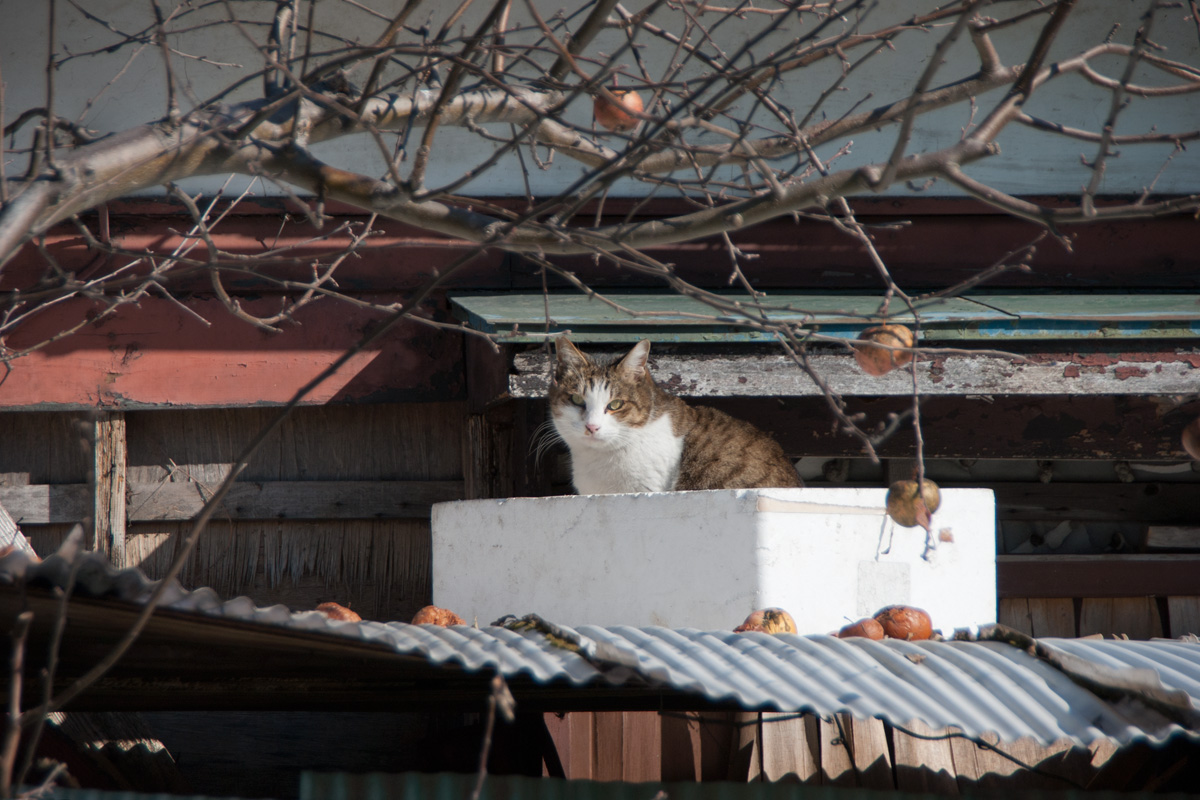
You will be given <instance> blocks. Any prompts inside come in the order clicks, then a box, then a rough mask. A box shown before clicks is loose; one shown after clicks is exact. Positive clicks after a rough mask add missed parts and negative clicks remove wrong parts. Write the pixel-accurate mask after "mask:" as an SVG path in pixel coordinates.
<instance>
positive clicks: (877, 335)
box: [854, 325, 916, 375]
mask: <svg viewBox="0 0 1200 800" xmlns="http://www.w3.org/2000/svg"><path fill="white" fill-rule="evenodd" d="M915 341H916V338H915V337H914V336H913V332H912V331H910V330H909V329H908V328H906V327H904V326H903V325H876V326H874V327H871V328H867V329H866V330H864V331H863V332H862V333H860V334H859V335H858V341H857V342H855V343H854V360H855V361H857V362H858V366H860V367H862V371H863V372H865V373H867V374H868V375H886V374H887V373H889V372H891V371H892V370H894V369H895V368H896V367H903V366H904V365H905V364H907V363H909V362H910V361H912V358H913V354H912V353H911V352H909V351H908V350H892V349H889V348H893V347H912V346H913V343H914V342H915ZM880 345H882V347H881V346H880Z"/></svg>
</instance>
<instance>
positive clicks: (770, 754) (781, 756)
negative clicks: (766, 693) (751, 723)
mask: <svg viewBox="0 0 1200 800" xmlns="http://www.w3.org/2000/svg"><path fill="white" fill-rule="evenodd" d="M817 722H818V720H817V718H816V717H814V716H812V715H811V714H804V715H801V714H794V713H782V712H775V711H764V712H763V713H762V727H761V728H760V734H759V735H760V743H759V747H760V752H761V754H762V779H763V780H767V781H771V782H775V781H787V782H789V783H797V782H798V783H812V784H818V783H820V781H821V744H820V742H821V731H820V728H819V726H818V724H817Z"/></svg>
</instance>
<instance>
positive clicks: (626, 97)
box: [592, 78, 645, 133]
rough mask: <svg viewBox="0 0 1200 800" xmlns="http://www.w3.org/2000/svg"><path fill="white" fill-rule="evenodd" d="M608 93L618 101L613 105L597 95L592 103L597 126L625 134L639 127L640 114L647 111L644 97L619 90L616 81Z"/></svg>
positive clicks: (630, 91) (625, 90) (602, 96)
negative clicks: (643, 102) (643, 101)
mask: <svg viewBox="0 0 1200 800" xmlns="http://www.w3.org/2000/svg"><path fill="white" fill-rule="evenodd" d="M608 93H609V94H610V95H612V96H613V98H614V99H615V100H616V101H617V102H616V103H613V102H612V101H611V100H609V99H608V98H606V97H605V96H604V95H603V94H597V95H596V97H595V99H594V100H593V101H592V116H593V117H594V118H595V120H596V124H597V125H599V126H600V127H602V128H605V129H606V130H610V131H615V132H617V133H624V132H626V131H631V130H633V129H634V128H636V127H637V126H638V124H639V123H640V122H641V119H640V118H639V117H638V114H641V113H642V111H643V110H645V106H644V105H643V104H642V96H641V95H640V94H638V93H637V92H635V91H632V90H628V89H618V88H617V83H616V79H615V78H614V79H613V85H612V88H611V89H609V90H608Z"/></svg>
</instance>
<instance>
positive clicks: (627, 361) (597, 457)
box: [550, 337, 802, 494]
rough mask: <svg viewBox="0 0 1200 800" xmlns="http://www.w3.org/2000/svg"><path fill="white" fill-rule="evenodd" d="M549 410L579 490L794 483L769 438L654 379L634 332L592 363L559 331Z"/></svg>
mask: <svg viewBox="0 0 1200 800" xmlns="http://www.w3.org/2000/svg"><path fill="white" fill-rule="evenodd" d="M555 352H556V356H557V358H556V361H557V364H556V366H555V370H554V381H553V383H552V385H551V388H550V415H551V420H552V421H553V423H554V428H555V430H556V431H557V432H558V435H559V436H560V437H561V438H562V440H563V441H564V442H565V443H566V445H567V447H568V448H570V451H571V472H572V480H573V482H574V484H575V490H576V491H577V492H579V494H611V493H618V492H667V491H672V490H681V491H682V490H686V489H752V488H759V487H767V486H800V485H802V484H801V481H800V477H799V476H798V475H797V474H796V470H795V468H794V467H793V466H792V464H791V462H790V461H788V459H787V456H785V455H784V453H783V448H781V447H780V446H779V443H778V442H776V441H775V440H774V439H772V438H771V437H770V436H768V435H767V434H765V433H763V432H762V431H760V430H759V429H758V428H756V427H754V426H753V425H751V424H750V423H749V422H745V421H743V420H740V419H734V418H733V417H731V416H729V415H728V414H726V413H724V412H723V411H718V410H717V409H715V408H708V407H705V406H689V405H688V404H687V403H685V402H684V401H683V400H681V399H680V398H678V397H675V396H674V395H672V394H669V393H667V392H666V391H664V390H663V389H661V388H659V386H658V385H657V384H655V383H654V379H653V378H651V377H650V370H648V369H647V368H646V359H647V357H648V356H649V355H650V342H649V341H647V340H645V339H643V340H642V341H640V342H638V343H637V344H636V345H634V347H633V349H632V350H630V351H629V353H627V354H626V355H625V357H624V358H621V359H620V360H618V361H614V362H612V363H598V362H597V361H595V360H594V359H592V358H590V357H589V356H587V355H585V354H584V353H581V352H580V351H579V350H578V348H576V347H575V345H573V344H571V342H570V341H568V340H567V338H566V337H559V339H558V340H557V347H556V351H555Z"/></svg>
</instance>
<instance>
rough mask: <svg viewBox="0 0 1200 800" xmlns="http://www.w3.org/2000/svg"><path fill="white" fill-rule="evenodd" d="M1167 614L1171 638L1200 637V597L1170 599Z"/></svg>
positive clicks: (1168, 599)
mask: <svg viewBox="0 0 1200 800" xmlns="http://www.w3.org/2000/svg"><path fill="white" fill-rule="evenodd" d="M1167 614H1168V618H1169V625H1168V627H1169V629H1170V634H1169V635H1170V636H1171V637H1172V638H1176V639H1177V638H1179V637H1180V636H1185V635H1187V634H1189V633H1190V634H1193V635H1195V636H1200V597H1168V598H1167Z"/></svg>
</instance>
